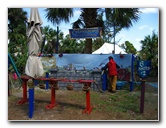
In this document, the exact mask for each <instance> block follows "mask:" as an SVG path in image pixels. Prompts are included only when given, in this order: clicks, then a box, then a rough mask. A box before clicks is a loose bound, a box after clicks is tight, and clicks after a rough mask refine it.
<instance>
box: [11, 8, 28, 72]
mask: <svg viewBox="0 0 166 128" xmlns="http://www.w3.org/2000/svg"><path fill="white" fill-rule="evenodd" d="M26 15H27V13H26V12H24V11H23V10H22V8H9V9H8V40H9V44H8V52H9V53H10V54H11V57H12V59H13V61H14V63H15V65H16V67H17V69H18V71H19V72H20V73H22V72H24V70H25V65H26V60H27V51H28V48H27V42H26V40H27V39H26V21H27V18H26ZM11 70H13V69H11Z"/></svg>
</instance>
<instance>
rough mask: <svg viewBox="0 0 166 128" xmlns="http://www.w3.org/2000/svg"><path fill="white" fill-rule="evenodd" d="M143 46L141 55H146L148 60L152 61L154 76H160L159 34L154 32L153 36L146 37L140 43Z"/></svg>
mask: <svg viewBox="0 0 166 128" xmlns="http://www.w3.org/2000/svg"><path fill="white" fill-rule="evenodd" d="M140 43H141V44H142V50H141V51H140V55H141V56H142V55H143V54H144V53H146V59H147V60H151V63H152V70H151V72H152V74H153V75H155V76H157V75H158V34H156V33H155V32H154V31H153V33H152V35H151V36H150V35H148V36H145V38H144V40H141V42H140Z"/></svg>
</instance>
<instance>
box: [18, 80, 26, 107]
mask: <svg viewBox="0 0 166 128" xmlns="http://www.w3.org/2000/svg"><path fill="white" fill-rule="evenodd" d="M22 88H23V99H22V100H19V101H18V104H24V103H26V102H28V98H27V80H23V85H22Z"/></svg>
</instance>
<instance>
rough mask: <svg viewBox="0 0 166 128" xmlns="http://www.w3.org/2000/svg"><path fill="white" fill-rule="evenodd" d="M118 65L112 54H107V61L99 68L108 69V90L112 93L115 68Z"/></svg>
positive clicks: (115, 76) (114, 84)
mask: <svg viewBox="0 0 166 128" xmlns="http://www.w3.org/2000/svg"><path fill="white" fill-rule="evenodd" d="M119 68H120V66H119V65H118V64H117V63H116V62H115V61H114V59H113V57H112V56H109V62H108V63H107V64H106V65H105V66H104V67H102V68H101V70H106V69H108V77H109V86H108V90H109V91H111V92H112V93H115V92H116V82H117V75H118V72H117V69H119Z"/></svg>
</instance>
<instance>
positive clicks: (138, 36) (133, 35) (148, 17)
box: [24, 8, 159, 50]
mask: <svg viewBox="0 0 166 128" xmlns="http://www.w3.org/2000/svg"><path fill="white" fill-rule="evenodd" d="M44 9H45V8H38V10H39V14H40V17H41V19H42V21H43V24H42V26H43V27H44V26H47V25H49V26H50V27H51V28H53V29H56V28H57V26H56V25H53V24H52V23H51V22H48V21H47V19H46V18H45V15H46V12H45V11H44ZM24 10H25V11H27V13H28V18H29V16H30V8H24ZM140 11H141V12H142V13H141V14H140V19H139V21H138V22H136V23H133V26H132V27H131V28H129V29H123V30H122V31H121V32H120V33H119V34H117V36H116V38H115V39H116V41H119V43H118V44H122V43H124V42H125V41H129V42H131V43H132V44H133V45H134V47H135V48H136V49H137V50H141V44H140V41H141V40H144V38H145V36H148V35H151V34H152V32H153V31H155V32H156V33H158V30H159V9H158V8H140ZM80 13H81V12H80V11H79V10H76V11H75V13H74V17H73V18H71V19H70V23H68V24H66V23H63V22H62V23H60V24H59V29H60V30H61V31H62V32H63V33H64V34H65V35H66V34H68V33H69V31H68V30H69V29H71V28H72V27H71V23H72V22H74V21H76V20H77V19H78V17H79V15H80Z"/></svg>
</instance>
